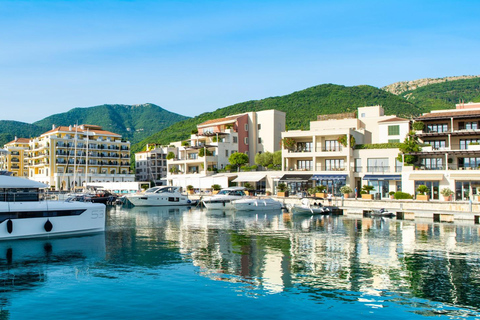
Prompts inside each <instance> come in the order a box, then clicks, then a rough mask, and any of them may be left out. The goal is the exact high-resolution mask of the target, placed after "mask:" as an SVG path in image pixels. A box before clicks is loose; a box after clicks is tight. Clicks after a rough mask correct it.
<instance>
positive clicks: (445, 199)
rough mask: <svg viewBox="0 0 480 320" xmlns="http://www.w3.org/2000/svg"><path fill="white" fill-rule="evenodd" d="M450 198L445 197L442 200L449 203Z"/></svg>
mask: <svg viewBox="0 0 480 320" xmlns="http://www.w3.org/2000/svg"><path fill="white" fill-rule="evenodd" d="M451 197H452V196H447V197H445V196H443V200H444V201H450V198H451Z"/></svg>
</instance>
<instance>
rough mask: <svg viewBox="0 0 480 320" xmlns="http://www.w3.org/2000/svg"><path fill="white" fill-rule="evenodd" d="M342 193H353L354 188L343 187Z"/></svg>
mask: <svg viewBox="0 0 480 320" xmlns="http://www.w3.org/2000/svg"><path fill="white" fill-rule="evenodd" d="M340 192H341V193H352V192H353V190H352V188H350V186H343V187H341V188H340Z"/></svg>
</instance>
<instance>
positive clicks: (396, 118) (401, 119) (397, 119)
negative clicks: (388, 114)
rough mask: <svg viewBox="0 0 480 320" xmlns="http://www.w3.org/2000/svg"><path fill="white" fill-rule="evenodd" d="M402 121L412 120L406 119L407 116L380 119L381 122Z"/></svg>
mask: <svg viewBox="0 0 480 320" xmlns="http://www.w3.org/2000/svg"><path fill="white" fill-rule="evenodd" d="M401 121H410V120H408V119H405V118H399V117H395V118H391V119H387V120H382V121H379V123H382V122H401Z"/></svg>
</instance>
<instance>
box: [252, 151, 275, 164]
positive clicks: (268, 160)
mask: <svg viewBox="0 0 480 320" xmlns="http://www.w3.org/2000/svg"><path fill="white" fill-rule="evenodd" d="M272 163H273V153H271V152H268V151H266V152H264V153H257V154H256V155H255V164H258V165H260V166H262V167H267V166H268V165H269V164H272Z"/></svg>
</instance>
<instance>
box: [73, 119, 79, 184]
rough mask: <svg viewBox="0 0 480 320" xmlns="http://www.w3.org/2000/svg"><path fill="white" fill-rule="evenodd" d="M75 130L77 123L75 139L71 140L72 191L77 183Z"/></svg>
mask: <svg viewBox="0 0 480 320" xmlns="http://www.w3.org/2000/svg"><path fill="white" fill-rule="evenodd" d="M77 130H78V123H77V125H76V126H75V139H74V140H73V143H74V149H73V150H74V151H73V191H74V192H75V186H76V185H77Z"/></svg>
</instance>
